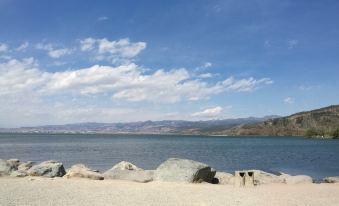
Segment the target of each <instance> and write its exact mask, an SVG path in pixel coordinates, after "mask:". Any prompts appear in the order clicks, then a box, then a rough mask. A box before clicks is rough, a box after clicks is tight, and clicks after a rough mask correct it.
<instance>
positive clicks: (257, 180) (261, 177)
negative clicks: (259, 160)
mask: <svg viewBox="0 0 339 206" xmlns="http://www.w3.org/2000/svg"><path fill="white" fill-rule="evenodd" d="M251 171H253V172H254V174H253V177H254V185H263V184H276V183H284V181H285V180H284V179H283V178H280V176H278V175H275V174H271V173H268V172H264V171H261V170H251Z"/></svg>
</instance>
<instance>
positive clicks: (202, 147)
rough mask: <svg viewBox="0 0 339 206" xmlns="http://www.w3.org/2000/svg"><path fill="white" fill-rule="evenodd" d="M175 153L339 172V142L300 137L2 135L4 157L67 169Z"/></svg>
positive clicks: (243, 165)
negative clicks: (56, 163)
mask: <svg viewBox="0 0 339 206" xmlns="http://www.w3.org/2000/svg"><path fill="white" fill-rule="evenodd" d="M170 157H178V158H187V159H192V160H196V161H200V162H204V163H206V164H209V165H210V166H212V167H214V168H215V169H217V170H223V171H227V172H233V171H235V170H242V169H254V168H255V169H261V170H265V171H268V172H277V171H281V172H285V173H289V174H293V175H296V174H306V175H310V176H312V177H313V178H315V179H318V180H319V179H321V178H323V177H325V176H339V141H338V140H319V139H304V138H298V137H210V136H180V135H100V134H72V135H68V134H60V135H59V134H0V159H9V158H18V159H20V160H23V161H28V160H31V161H35V162H40V161H44V160H50V159H55V160H59V161H62V162H63V163H64V165H65V167H66V168H68V167H70V166H71V165H73V164H76V163H84V164H86V165H88V166H90V167H91V168H93V169H99V170H100V171H104V170H107V169H110V168H111V167H112V166H113V165H114V164H116V163H118V162H120V161H122V160H126V161H129V162H132V163H134V164H136V165H137V166H139V167H141V168H144V169H155V168H156V167H157V166H158V165H159V164H160V163H161V162H163V161H165V160H166V159H167V158H170Z"/></svg>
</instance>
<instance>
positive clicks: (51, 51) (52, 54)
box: [35, 43, 73, 59]
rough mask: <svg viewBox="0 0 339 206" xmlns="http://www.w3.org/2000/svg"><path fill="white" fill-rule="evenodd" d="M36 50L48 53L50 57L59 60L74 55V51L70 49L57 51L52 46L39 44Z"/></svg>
mask: <svg viewBox="0 0 339 206" xmlns="http://www.w3.org/2000/svg"><path fill="white" fill-rule="evenodd" d="M35 48H37V49H40V50H45V51H47V53H48V56H50V57H51V58H54V59H58V58H60V57H62V56H65V55H67V54H71V53H73V49H68V48H59V49H55V48H54V46H53V45H52V44H43V43H39V44H37V45H36V46H35Z"/></svg>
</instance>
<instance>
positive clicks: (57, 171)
mask: <svg viewBox="0 0 339 206" xmlns="http://www.w3.org/2000/svg"><path fill="white" fill-rule="evenodd" d="M27 174H28V175H30V176H43V177H62V176H64V175H65V174H66V172H65V168H64V166H63V165H62V163H61V162H58V161H55V160H49V161H45V162H42V163H40V164H38V165H35V166H33V167H31V168H30V169H29V170H28V171H27Z"/></svg>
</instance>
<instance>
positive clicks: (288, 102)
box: [284, 97, 294, 104]
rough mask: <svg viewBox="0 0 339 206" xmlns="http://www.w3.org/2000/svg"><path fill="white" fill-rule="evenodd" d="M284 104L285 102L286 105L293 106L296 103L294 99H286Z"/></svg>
mask: <svg viewBox="0 0 339 206" xmlns="http://www.w3.org/2000/svg"><path fill="white" fill-rule="evenodd" d="M284 102H285V103H286V104H293V103H294V99H293V98H292V97H286V98H285V99H284Z"/></svg>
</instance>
